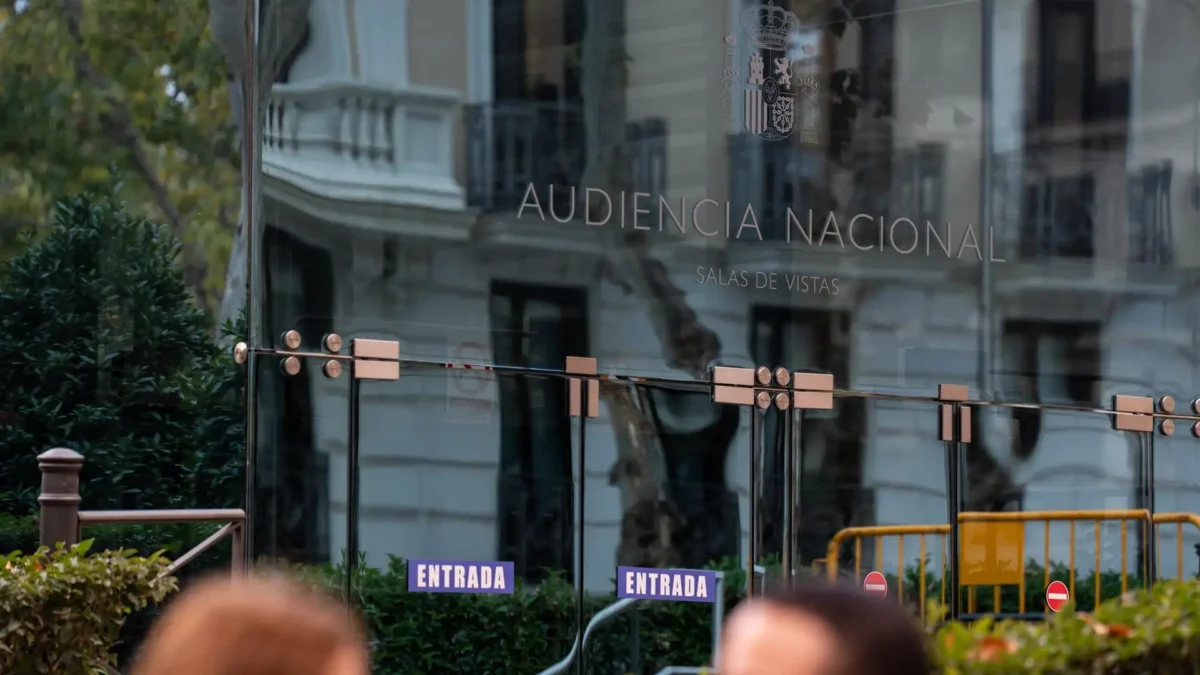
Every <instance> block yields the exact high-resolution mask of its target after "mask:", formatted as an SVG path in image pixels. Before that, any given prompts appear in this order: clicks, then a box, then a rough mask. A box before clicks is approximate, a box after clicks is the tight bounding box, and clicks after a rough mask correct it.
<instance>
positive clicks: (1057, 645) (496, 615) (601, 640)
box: [300, 558, 1200, 675]
mask: <svg viewBox="0 0 1200 675" xmlns="http://www.w3.org/2000/svg"><path fill="white" fill-rule="evenodd" d="M714 567H715V568H716V569H721V570H723V571H725V574H726V576H725V593H726V596H725V602H726V609H727V610H731V609H733V607H734V606H735V604H736V603H737V602H738V601H739V600H740V599H741V598H742V597H743V593H744V588H745V584H744V581H745V575H744V573H743V571H742V570H739V569H738V568H737V566H736V563H735V561H732V560H729V561H723V562H722V563H719V564H717V565H715V566H714ZM767 567H768V575H769V576H770V575H771V574H772V571H771V570H772V565H771V564H769V563H768V565H767ZM300 572H301V573H302V574H304V575H306V576H307V577H308V578H310V579H311V580H312V581H313V583H316V584H323V585H328V586H330V587H332V588H335V589H340V588H341V583H342V578H343V577H342V575H343V574H344V573H345V568H343V567H324V568H301V569H300ZM1059 573H1065V571H1064V569H1063V568H1062V566H1061V565H1052V566H1051V576H1052V578H1054V577H1055V575H1058V574H1059ZM1043 574H1044V573H1043V571H1042V570H1041V569H1040V568H1032V567H1031V568H1030V569H1029V581H1028V583H1027V586H1029V587H1031V588H1036V589H1037V590H1036V593H1041V587H1042V586H1043V585H1044V584H1043V580H1044V577H1043ZM919 576H920V575H919V572H918V570H917V568H915V567H913V568H909V569H908V570H907V572H906V575H905V578H906V582H905V586H906V588H907V589H908V591H907V592H906V595H905V597H906V599H909V598H912V597H913V596H915V594H913V595H910V593H912V591H913V590H915V588H916V587H917V579H919ZM928 579H929V577H927V580H928ZM895 581H896V580H895V579H894V578H893V579H891V580H889V591H890V590H891V589H894V588H897V586H896V585H895ZM1094 582H1095V578H1094V577H1090V578H1087V579H1086V580H1085V578H1084V577H1083V576H1080V577H1079V578H1078V579H1077V593H1078V594H1079V595H1080V596H1081V600H1082V601H1083V602H1084V603H1085V604H1088V605H1089V606H1090V604H1091V598H1090V596H1089V594H1090V593H1092V591H1091V590H1089V588H1091V585H1092V584H1094ZM407 583H408V582H407V578H406V570H405V564H404V561H403V560H401V559H396V558H393V559H392V560H391V561H390V564H389V565H388V567H387V568H386V569H373V568H368V567H365V566H363V565H360V566H359V567H358V568H357V571H356V578H355V583H354V584H353V589H352V593H351V602H352V603H353V604H354V605H356V606H357V608H358V609H359V611H360V612H361V613H362V615H363V616H364V618H365V619H366V621H367V623H368V625H369V627H370V629H371V631H372V636H373V639H374V642H373V644H374V659H375V669H374V671H373V672H375V673H376V674H377V675H440V674H441V673H525V672H540V671H541V670H543V669H545V668H546V667H547V666H549V665H550V664H552V663H555V662H557V661H558V660H560V659H562V658H563V657H564V656H566V654H567V653H568V652H569V651H570V649H571V645H572V644H573V641H574V638H575V631H576V609H577V605H576V595H575V591H574V589H573V588H572V587H571V585H570V584H568V583H567V582H566V581H565V580H564V579H563V578H562V577H558V576H556V577H551V578H550V579H549V580H547V581H546V582H544V583H542V584H540V585H539V586H537V587H526V586H518V587H517V590H516V592H515V593H514V594H513V595H508V596H489V595H434V594H423V593H409V592H408V590H407V589H408V586H407ZM1136 583H1137V580H1131V581H1130V585H1131V586H1133V585H1136ZM1085 584H1087V585H1088V586H1085ZM1101 587H1102V591H1101V593H1102V597H1103V596H1107V594H1109V593H1113V597H1112V599H1111V600H1109V601H1108V602H1105V603H1102V604H1101V606H1100V608H1099V609H1098V610H1097V611H1096V612H1095V613H1094V614H1090V615H1089V614H1086V613H1084V612H1082V611H1080V610H1079V609H1078V608H1077V607H1076V608H1074V610H1073V612H1071V613H1066V614H1062V615H1056V616H1052V617H1051V618H1050V619H1049V620H1047V621H1046V622H1045V623H1038V622H1033V623H1027V622H1004V621H1000V622H997V621H994V620H993V619H991V618H985V619H983V620H980V621H976V622H974V623H972V624H963V623H950V624H945V625H942V626H940V627H939V626H938V624H939V623H940V621H939V620H940V616H938V615H937V612H936V611H934V612H932V614H931V616H930V617H928V618H929V626H930V628H929V635H930V639H931V641H932V647H933V651H934V652H935V654H936V656H937V659H938V662H939V663H940V668H939V670H938V672H939V673H944V675H976V674H980V675H988V674H1004V675H1010V674H1011V675H1099V674H1103V675H1145V674H1146V673H1155V674H1156V675H1158V674H1160V673H1161V674H1168V675H1173V674H1176V673H1178V674H1180V675H1183V674H1184V673H1186V674H1188V675H1192V674H1194V673H1196V672H1200V628H1198V627H1197V626H1198V625H1200V623H1198V621H1197V619H1200V584H1196V583H1194V582H1163V583H1160V584H1159V585H1157V586H1155V587H1154V589H1153V590H1152V591H1145V592H1141V593H1137V594H1126V595H1124V596H1119V595H1118V594H1119V589H1120V578H1119V576H1118V575H1116V574H1115V573H1114V574H1112V575H1109V574H1102V575H1101ZM927 590H928V591H929V594H928V596H927V597H928V599H929V600H930V601H936V600H937V598H938V595H937V593H936V591H938V590H939V589H938V588H937V587H936V586H930V588H929V589H927ZM615 599H616V598H615V597H614V596H613V595H612V594H601V593H597V594H589V595H588V597H587V598H586V599H585V601H584V602H585V605H584V607H583V614H584V616H585V617H591V616H593V615H594V614H595V613H596V612H598V611H599V610H600V609H602V608H603V607H605V606H607V605H609V604H611V603H612V602H614V601H615ZM1028 600H1029V602H1031V603H1032V602H1034V601H1036V602H1037V604H1029V605H1027V607H1028V611H1030V612H1040V611H1041V607H1042V605H1041V604H1040V603H1041V599H1040V595H1038V596H1035V592H1034V591H1031V592H1030V595H1029V597H1028ZM1015 602H1016V600H1015V596H1011V595H1006V596H1005V598H1004V602H1003V606H1002V608H1001V609H1002V610H1003V611H1012V612H1015V611H1016V609H1017V607H1016V605H1015ZM990 603H991V592H990V590H989V591H987V592H986V593H984V592H983V591H982V590H981V591H980V593H979V610H980V611H981V612H987V611H990V610H991V605H990ZM1010 604H1012V606H1009V605H1010ZM935 610H936V608H935ZM711 611H712V607H711V606H710V605H696V604H691V603H666V602H651V603H646V604H644V605H642V606H640V607H639V608H638V609H637V610H635V611H634V612H631V613H629V614H626V615H624V616H621V617H618V618H617V619H615V620H614V621H612V622H611V623H609V624H606V625H605V627H604V628H603V629H602V630H601V631H600V632H598V633H597V634H596V635H595V636H594V638H593V640H594V641H593V642H591V643H589V647H588V650H587V653H586V654H585V656H584V663H585V667H586V669H587V670H588V671H589V672H605V673H633V672H636V673H656V672H658V671H659V670H661V669H662V668H664V667H667V666H692V667H696V666H700V665H702V664H705V663H707V662H708V660H709V656H710V650H711V648H712V634H711V626H712V624H711V619H712V615H711Z"/></svg>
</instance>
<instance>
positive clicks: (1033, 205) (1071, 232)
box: [1018, 166, 1096, 259]
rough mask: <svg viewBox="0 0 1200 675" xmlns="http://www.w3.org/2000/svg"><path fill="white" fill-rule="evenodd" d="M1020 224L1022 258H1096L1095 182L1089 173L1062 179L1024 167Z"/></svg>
mask: <svg viewBox="0 0 1200 675" xmlns="http://www.w3.org/2000/svg"><path fill="white" fill-rule="evenodd" d="M1024 172H1025V179H1024V188H1023V198H1022V207H1023V213H1024V218H1022V219H1021V224H1020V235H1019V236H1020V240H1019V241H1020V244H1019V249H1018V250H1019V253H1020V256H1021V257H1022V258H1025V259H1028V258H1047V257H1051V258H1091V257H1093V256H1094V255H1095V238H1096V237H1095V230H1096V227H1095V213H1096V179H1095V175H1094V174H1093V173H1092V172H1091V171H1084V172H1080V173H1076V174H1070V175H1065V176H1056V175H1052V174H1050V173H1049V172H1048V171H1047V170H1045V169H1044V168H1042V167H1036V166H1026V167H1025V169H1024Z"/></svg>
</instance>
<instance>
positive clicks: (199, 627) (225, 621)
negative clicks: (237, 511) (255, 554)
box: [132, 576, 366, 675]
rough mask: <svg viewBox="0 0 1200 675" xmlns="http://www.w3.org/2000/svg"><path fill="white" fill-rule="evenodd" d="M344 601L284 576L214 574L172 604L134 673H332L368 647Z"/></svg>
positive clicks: (323, 674)
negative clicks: (344, 658) (338, 662)
mask: <svg viewBox="0 0 1200 675" xmlns="http://www.w3.org/2000/svg"><path fill="white" fill-rule="evenodd" d="M365 644H366V642H365V640H364V638H363V633H362V630H361V628H360V626H359V623H358V621H357V620H356V619H355V618H354V617H353V616H352V615H351V613H350V611H349V609H347V608H346V607H343V606H342V605H340V604H339V603H338V602H336V601H335V600H333V599H332V598H329V597H327V596H324V595H322V594H319V593H317V592H315V591H312V590H309V589H307V588H305V587H303V586H301V585H299V584H296V583H294V582H291V581H288V580H287V579H285V578H283V577H277V576H272V577H259V578H255V579H239V580H231V579H229V578H228V577H225V578H220V579H210V580H207V581H204V582H201V583H198V584H196V585H195V586H193V587H192V588H190V589H188V590H187V591H185V592H184V593H183V594H181V595H180V596H179V598H178V599H177V600H175V601H174V602H172V603H171V605H170V607H169V608H168V609H167V611H166V613H165V614H164V615H163V616H162V618H161V619H159V621H158V623H157V624H156V625H155V627H154V630H153V631H152V632H151V634H150V637H149V639H148V640H147V641H146V643H145V645H143V647H142V649H141V651H140V652H139V654H138V658H137V660H136V663H135V665H134V667H133V670H132V675H325V673H326V671H327V670H328V669H329V668H330V667H331V666H332V665H333V663H332V662H333V659H334V658H335V656H338V655H342V654H344V653H345V650H347V649H349V650H359V651H360V653H364V654H365V649H366V647H365Z"/></svg>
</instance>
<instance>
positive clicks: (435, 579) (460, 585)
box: [408, 560, 513, 594]
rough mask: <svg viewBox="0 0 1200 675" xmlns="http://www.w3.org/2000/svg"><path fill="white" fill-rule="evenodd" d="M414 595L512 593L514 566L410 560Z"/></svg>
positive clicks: (461, 561)
mask: <svg viewBox="0 0 1200 675" xmlns="http://www.w3.org/2000/svg"><path fill="white" fill-rule="evenodd" d="M408 590H409V592H411V593H505V594H507V593H512V592H513V564H512V563H510V562H473V561H466V560H409V561H408Z"/></svg>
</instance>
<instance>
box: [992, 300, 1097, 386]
mask: <svg viewBox="0 0 1200 675" xmlns="http://www.w3.org/2000/svg"><path fill="white" fill-rule="evenodd" d="M1101 356H1102V354H1101V349H1100V325H1099V324H1097V323H1091V322H1078V323H1068V322H1043V321H1009V322H1007V323H1006V324H1005V326H1004V359H1003V364H1004V365H1003V370H1004V373H1003V375H1004V380H1005V382H1004V385H1003V386H1004V388H1005V393H1006V395H1007V397H1008V398H1010V399H1011V400H1015V401H1021V402H1024V403H1053V404H1060V405H1079V406H1086V407H1095V406H1098V405H1099V403H1100V393H1099V389H1100V387H1099V382H1100V376H1099V372H1100V361H1101Z"/></svg>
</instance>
